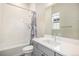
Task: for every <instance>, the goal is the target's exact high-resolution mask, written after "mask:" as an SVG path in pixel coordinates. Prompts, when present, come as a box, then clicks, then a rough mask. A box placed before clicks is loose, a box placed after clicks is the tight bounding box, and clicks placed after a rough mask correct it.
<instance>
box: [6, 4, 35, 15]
mask: <svg viewBox="0 0 79 59" xmlns="http://www.w3.org/2000/svg"><path fill="white" fill-rule="evenodd" d="M7 4H8V5H11V6H15V7H18V8H21V9H24V10H28V11H30V12H32V13H33V12H35V11H33V10H30V9H26V8H22V7H20V6H17V5H14V4H12V3H7Z"/></svg>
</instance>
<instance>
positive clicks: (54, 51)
mask: <svg viewBox="0 0 79 59" xmlns="http://www.w3.org/2000/svg"><path fill="white" fill-rule="evenodd" d="M53 39H54V38H52V39H50V38H34V39H33V41H32V42H33V46H34V49H33V55H34V56H79V40H73V39H70V38H63V37H57V39H58V40H59V41H57V42H55V41H54V40H53ZM60 39H62V40H60Z"/></svg>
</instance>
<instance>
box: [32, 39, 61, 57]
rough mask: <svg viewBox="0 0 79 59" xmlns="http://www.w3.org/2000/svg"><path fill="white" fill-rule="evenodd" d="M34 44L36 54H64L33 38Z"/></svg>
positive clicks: (34, 53)
mask: <svg viewBox="0 0 79 59" xmlns="http://www.w3.org/2000/svg"><path fill="white" fill-rule="evenodd" d="M47 41H48V40H47ZM43 43H44V42H43ZM49 44H50V43H49ZM33 46H34V50H33V55H34V56H62V54H59V53H57V52H56V51H54V50H52V49H51V48H49V47H47V46H45V45H43V44H42V43H40V42H37V41H35V40H33ZM53 47H54V46H53Z"/></svg>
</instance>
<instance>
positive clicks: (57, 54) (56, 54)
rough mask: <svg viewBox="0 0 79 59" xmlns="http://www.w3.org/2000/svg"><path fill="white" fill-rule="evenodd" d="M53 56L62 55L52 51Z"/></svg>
mask: <svg viewBox="0 0 79 59" xmlns="http://www.w3.org/2000/svg"><path fill="white" fill-rule="evenodd" d="M54 56H62V55H61V54H59V53H57V52H55V53H54Z"/></svg>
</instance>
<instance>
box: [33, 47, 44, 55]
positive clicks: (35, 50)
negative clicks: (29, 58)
mask: <svg viewBox="0 0 79 59" xmlns="http://www.w3.org/2000/svg"><path fill="white" fill-rule="evenodd" d="M42 54H43V53H42V52H41V51H40V50H39V49H37V48H36V47H34V50H33V55H34V56H41V55H42Z"/></svg>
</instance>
